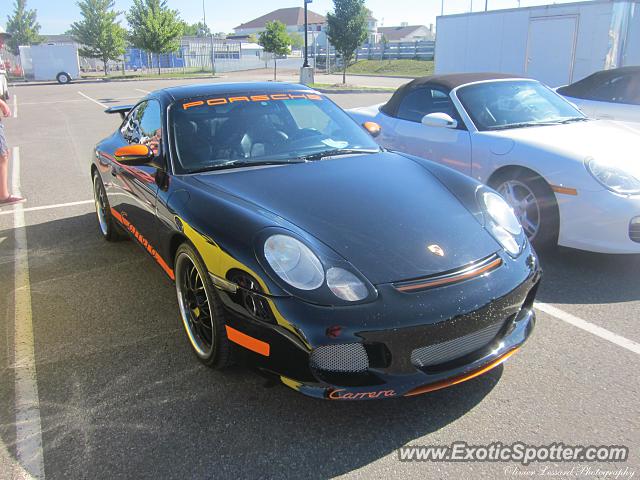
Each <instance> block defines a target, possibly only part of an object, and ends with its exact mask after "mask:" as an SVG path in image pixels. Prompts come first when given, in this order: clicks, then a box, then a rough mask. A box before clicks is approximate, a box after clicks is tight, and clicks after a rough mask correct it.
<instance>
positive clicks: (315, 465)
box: [0, 79, 640, 479]
mask: <svg viewBox="0 0 640 480" xmlns="http://www.w3.org/2000/svg"><path fill="white" fill-rule="evenodd" d="M220 80H222V79H219V80H216V81H220ZM184 82H187V81H184ZM188 82H191V81H188ZM175 83H181V82H177V81H137V82H133V81H132V82H109V83H104V82H87V83H75V84H70V85H64V86H63V85H29V86H19V87H15V88H13V89H12V94H13V95H14V98H12V102H10V104H11V105H12V106H13V107H14V109H15V106H16V105H17V109H16V110H17V117H16V118H14V119H8V120H6V122H5V125H6V132H7V137H8V139H9V143H10V146H11V147H14V150H13V151H14V165H16V164H17V163H19V169H18V171H16V172H14V174H13V178H14V180H15V183H16V184H19V186H20V189H21V191H22V193H23V194H24V195H26V196H27V198H28V202H27V203H26V204H24V205H23V207H22V210H21V211H20V213H15V212H14V209H12V208H11V207H7V208H4V209H2V210H0V286H1V291H2V292H3V295H0V309H1V310H0V311H1V312H2V315H0V329H1V331H2V332H3V333H2V335H3V336H4V339H5V341H2V342H0V371H1V372H2V374H1V375H0V478H28V474H35V475H37V474H42V473H43V472H44V475H46V477H47V478H51V479H57V478H227V477H240V478H254V477H255V478H278V477H285V476H296V477H299V476H303V477H311V478H326V477H333V476H341V475H344V476H346V477H352V478H383V477H391V476H393V477H400V478H445V477H447V478H448V477H453V478H460V477H464V478H512V477H513V478H519V477H520V476H525V475H527V476H529V475H531V474H532V473H527V472H533V473H535V474H540V472H539V469H540V467H541V465H539V464H537V465H536V464H534V465H529V466H522V465H519V464H511V463H495V462H480V463H465V462H461V463H435V462H430V463H426V462H401V461H399V460H398V453H397V449H398V448H400V447H402V446H405V445H447V444H450V443H452V442H454V441H466V442H467V443H469V444H476V445H479V444H489V443H492V442H497V441H499V442H501V443H503V444H510V443H512V442H515V441H522V442H525V443H529V444H536V445H543V444H551V443H554V442H563V443H565V444H575V445H578V444H579V445H609V444H616V445H626V446H628V447H629V449H630V458H629V460H628V461H627V462H626V463H623V464H598V463H594V464H581V465H580V466H585V467H586V466H588V467H590V468H592V469H593V470H592V473H589V470H581V471H580V472H581V474H580V475H579V474H578V473H580V472H578V471H575V472H574V473H573V474H571V475H569V474H565V476H571V477H573V478H579V477H581V476H584V478H606V477H607V476H608V475H612V474H606V473H604V472H606V471H612V472H613V471H615V470H617V469H619V468H625V467H628V471H634V472H635V475H636V476H637V475H640V375H638V371H639V368H640V347H639V346H638V344H639V343H640V329H639V328H638V319H639V318H640V282H639V281H638V280H639V278H640V277H639V272H640V256H607V255H597V254H590V253H584V252H577V251H571V250H566V249H559V250H558V251H556V252H552V253H549V254H545V255H543V256H542V258H541V260H542V265H543V268H544V270H545V276H544V279H543V283H542V287H541V290H540V292H539V295H538V301H539V302H541V303H542V304H543V305H541V307H540V309H538V312H537V313H538V323H537V327H536V330H535V331H534V334H533V337H532V338H531V339H530V341H529V342H528V343H527V344H526V345H525V346H524V348H523V349H522V350H521V351H520V352H519V353H518V354H517V355H515V356H514V357H512V358H511V359H510V360H509V361H508V362H507V363H506V364H505V365H504V366H501V367H498V368H497V369H495V370H493V371H491V372H490V373H488V374H486V375H483V376H480V377H478V378H475V379H473V380H471V381H468V382H465V383H462V384H459V385H456V386H454V387H451V388H448V389H445V390H440V391H437V392H434V393H431V394H426V395H422V396H418V397H412V398H400V399H393V400H385V401H379V402H358V403H348V402H345V403H340V402H328V401H325V402H322V401H317V400H313V399H310V398H306V397H303V396H301V395H300V394H298V393H296V392H294V391H292V390H289V389H287V388H285V387H283V386H280V385H276V386H274V385H271V384H270V383H268V382H266V381H265V380H264V379H263V378H262V377H260V376H259V375H257V374H256V373H254V372H252V371H249V370H247V369H245V368H242V367H234V368H232V369H230V370H228V371H224V372H216V371H211V370H209V369H207V368H205V367H203V366H201V365H200V364H199V363H198V362H197V360H196V359H195V357H194V356H193V354H192V353H191V351H190V347H189V345H188V343H187V341H186V339H185V336H184V334H183V332H182V330H181V326H180V325H179V317H178V311H177V308H176V301H175V292H174V288H173V285H172V284H171V283H170V281H169V280H168V279H167V278H166V277H165V276H164V274H163V273H162V271H161V270H160V269H159V268H158V267H157V266H156V265H155V263H154V262H153V261H152V259H150V258H149V257H148V256H146V255H144V254H143V253H142V252H141V250H140V249H139V248H137V247H136V246H135V245H134V244H133V243H132V242H120V243H116V244H108V243H106V242H104V241H103V240H102V239H101V238H100V235H99V232H98V228H97V223H96V219H95V213H94V207H93V203H92V201H91V198H92V190H91V180H90V175H89V162H90V159H91V154H92V151H91V149H92V147H93V145H94V143H95V142H96V141H97V140H99V139H101V138H103V137H104V136H106V135H107V134H109V133H110V132H112V131H113V130H114V129H115V128H116V127H117V125H118V123H119V119H118V118H116V117H115V116H108V115H105V114H104V113H102V111H103V109H104V106H105V105H106V106H109V105H116V104H120V103H134V102H135V101H136V100H137V99H138V98H140V97H142V96H144V94H145V93H146V92H147V91H150V90H154V89H156V88H161V87H164V86H168V85H170V84H175ZM388 96H389V94H337V95H333V96H332V98H333V99H334V100H335V101H336V102H337V103H338V104H340V105H341V106H343V107H353V106H364V105H369V104H372V103H379V102H382V101H384V100H385V99H386V98H388ZM15 157H19V162H15V160H16V158H15ZM23 216H24V222H22V218H23ZM549 306H551V308H550V307H549ZM543 310H544V311H543ZM546 312H551V313H552V315H551V314H549V313H546ZM29 362H32V363H29ZM34 366H35V368H32V367H34ZM25 376H26V377H27V380H29V379H30V380H32V381H25ZM25 385H31V386H32V387H33V386H35V387H37V388H36V390H35V391H34V389H33V388H31V389H29V388H26V389H25ZM38 422H39V424H38ZM40 452H41V453H42V456H40ZM40 458H42V461H41V462H40V461H39V459H40ZM551 466H552V467H554V468H556V469H557V470H558V471H563V470H568V469H570V468H571V467H572V466H577V465H568V464H551ZM596 468H599V469H601V470H598V471H596ZM547 475H549V474H547ZM557 476H559V475H557ZM609 478H611V477H609ZM619 478H625V477H619ZM626 478H629V476H628V475H627V476H626Z"/></svg>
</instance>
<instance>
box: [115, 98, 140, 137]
mask: <svg viewBox="0 0 640 480" xmlns="http://www.w3.org/2000/svg"><path fill="white" fill-rule="evenodd" d="M139 108H140V105H139V106H137V107H134V108H133V110H131V111H130V112H129V115H128V116H127V119H126V120H125V122H124V123H123V124H122V127H120V133H122V136H123V137H124V139H125V140H126V141H127V142H129V143H138V141H137V138H139V135H138V132H137V126H136V125H137V123H136V116H137V112H138V109H139Z"/></svg>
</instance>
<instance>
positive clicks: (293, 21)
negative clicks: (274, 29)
mask: <svg viewBox="0 0 640 480" xmlns="http://www.w3.org/2000/svg"><path fill="white" fill-rule="evenodd" d="M275 20H278V21H280V22H282V23H284V24H285V25H304V8H302V7H290V8H279V9H278V10H274V11H273V12H269V13H267V14H265V15H262V16H261V17H258V18H254V19H253V20H250V21H248V22H246V23H243V24H242V25H238V26H237V27H234V30H238V29H241V28H263V27H264V26H265V25H266V23H267V22H273V21H275ZM307 20H308V23H310V24H318V23H326V21H327V18H326V17H325V16H324V15H320V14H319V13H315V12H312V11H311V10H308V11H307Z"/></svg>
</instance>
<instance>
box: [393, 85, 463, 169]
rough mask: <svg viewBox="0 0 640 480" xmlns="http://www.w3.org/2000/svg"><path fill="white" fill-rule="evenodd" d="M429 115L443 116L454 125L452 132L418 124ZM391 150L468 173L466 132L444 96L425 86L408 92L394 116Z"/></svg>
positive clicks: (448, 100)
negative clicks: (448, 116)
mask: <svg viewBox="0 0 640 480" xmlns="http://www.w3.org/2000/svg"><path fill="white" fill-rule="evenodd" d="M430 113H446V114H447V115H450V116H451V117H452V118H453V119H454V120H456V121H457V122H458V126H457V127H456V128H445V127H432V126H426V125H423V124H422V123H421V121H422V117H424V116H425V115H428V114H430ZM395 116H396V124H395V129H394V134H395V140H394V141H393V146H392V148H394V149H396V150H399V151H401V152H407V153H411V154H413V155H416V156H419V157H423V158H426V159H428V160H433V161H435V162H438V163H442V164H444V165H446V166H448V167H451V168H454V169H456V170H458V171H460V172H462V173H465V174H467V175H469V174H470V173H471V140H470V136H469V132H468V131H467V129H466V127H465V125H464V123H463V122H462V120H461V119H460V116H459V115H458V112H457V110H456V108H455V106H454V104H453V102H452V101H451V98H450V97H449V94H448V92H445V91H443V90H441V89H440V88H437V87H432V86H429V85H426V86H422V87H419V88H417V89H415V90H413V91H411V92H409V93H408V94H407V95H405V97H404V98H403V99H402V101H401V102H400V105H399V106H398V110H397V112H396V115H395Z"/></svg>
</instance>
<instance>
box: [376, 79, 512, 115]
mask: <svg viewBox="0 0 640 480" xmlns="http://www.w3.org/2000/svg"><path fill="white" fill-rule="evenodd" d="M505 78H522V75H509V74H506V73H487V72H480V73H452V74H448V75H431V76H429V77H420V78H416V79H415V80H413V81H411V82H409V83H406V84H404V85H403V86H401V87H400V88H398V89H397V90H396V91H395V93H394V94H393V95H392V96H391V98H390V99H389V101H388V102H387V103H386V104H385V105H383V106H382V108H381V110H382V111H383V112H385V113H387V114H389V115H394V114H395V112H396V110H397V109H398V107H399V106H400V102H401V101H402V99H403V98H404V96H405V95H406V94H407V93H408V92H410V91H412V90H414V89H416V88H419V87H421V86H423V85H425V84H429V85H435V86H437V87H441V88H442V89H444V90H447V91H451V90H453V89H454V88H456V87H459V86H461V85H466V84H467V83H473V82H482V81H485V80H501V79H505Z"/></svg>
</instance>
